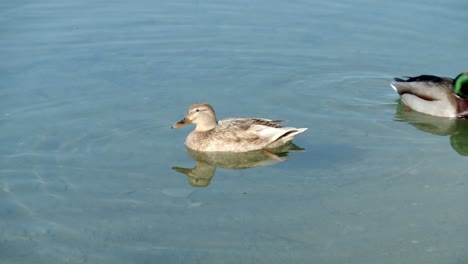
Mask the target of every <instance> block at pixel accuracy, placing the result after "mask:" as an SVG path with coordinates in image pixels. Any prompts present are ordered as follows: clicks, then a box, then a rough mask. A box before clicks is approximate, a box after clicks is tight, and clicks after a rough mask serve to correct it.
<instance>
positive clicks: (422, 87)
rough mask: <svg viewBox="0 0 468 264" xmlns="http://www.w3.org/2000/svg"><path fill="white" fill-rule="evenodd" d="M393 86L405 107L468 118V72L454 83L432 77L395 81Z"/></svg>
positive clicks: (448, 79) (396, 79)
mask: <svg viewBox="0 0 468 264" xmlns="http://www.w3.org/2000/svg"><path fill="white" fill-rule="evenodd" d="M391 86H392V88H393V89H395V91H397V93H398V94H400V96H401V101H403V103H404V104H405V105H407V106H408V107H410V108H412V109H414V110H416V111H418V112H421V113H426V114H429V115H433V116H442V117H459V118H468V72H463V73H460V74H459V75H458V76H457V77H456V78H455V79H451V78H447V77H437V76H432V75H421V76H417V77H407V79H406V80H402V79H399V78H395V79H394V81H393V82H392V83H391Z"/></svg>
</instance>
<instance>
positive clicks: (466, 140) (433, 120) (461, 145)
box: [395, 101, 468, 156]
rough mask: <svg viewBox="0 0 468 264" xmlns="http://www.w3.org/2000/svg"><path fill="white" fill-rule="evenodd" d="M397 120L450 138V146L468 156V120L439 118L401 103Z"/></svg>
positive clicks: (397, 111) (397, 112)
mask: <svg viewBox="0 0 468 264" xmlns="http://www.w3.org/2000/svg"><path fill="white" fill-rule="evenodd" d="M395 119H396V120H397V121H401V122H406V123H408V124H410V125H412V126H414V127H416V128H417V129H418V130H421V131H424V132H427V133H431V134H434V135H439V136H450V145H451V146H452V148H453V149H454V150H455V151H456V152H457V153H458V154H460V155H461V156H468V120H467V119H456V118H447V117H437V116H431V115H426V114H422V113H419V112H416V111H413V110H411V109H409V108H408V107H407V106H406V105H404V104H403V103H402V102H401V101H400V102H399V104H398V106H397V109H396V113H395Z"/></svg>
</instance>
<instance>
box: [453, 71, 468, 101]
mask: <svg viewBox="0 0 468 264" xmlns="http://www.w3.org/2000/svg"><path fill="white" fill-rule="evenodd" d="M452 89H453V93H454V94H456V95H457V96H459V97H461V98H463V99H468V72H462V73H460V74H459V75H458V76H457V77H456V78H455V80H453V87H452Z"/></svg>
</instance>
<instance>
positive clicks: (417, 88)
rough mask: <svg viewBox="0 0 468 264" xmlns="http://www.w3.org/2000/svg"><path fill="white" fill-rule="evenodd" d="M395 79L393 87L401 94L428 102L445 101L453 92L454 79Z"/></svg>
mask: <svg viewBox="0 0 468 264" xmlns="http://www.w3.org/2000/svg"><path fill="white" fill-rule="evenodd" d="M405 78H406V79H400V78H395V79H394V81H393V82H392V83H391V86H392V88H393V89H395V91H396V92H397V93H398V94H400V95H403V94H413V95H415V96H417V97H419V98H421V99H424V100H426V101H439V100H444V99H445V98H446V97H447V94H448V93H451V91H452V83H453V79H451V78H448V77H438V76H434V75H420V76H416V77H405Z"/></svg>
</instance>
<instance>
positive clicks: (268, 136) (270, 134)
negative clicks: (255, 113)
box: [217, 118, 305, 146]
mask: <svg viewBox="0 0 468 264" xmlns="http://www.w3.org/2000/svg"><path fill="white" fill-rule="evenodd" d="M279 122H281V120H270V119H263V118H230V119H224V120H221V121H220V122H219V123H218V127H217V129H218V131H219V132H222V135H223V137H225V138H229V139H233V140H237V141H239V142H251V143H253V144H258V145H264V146H267V145H269V144H271V143H272V142H275V141H276V140H278V139H280V138H282V137H285V136H286V135H289V136H290V139H292V137H293V136H294V135H297V134H299V133H301V132H303V131H305V129H302V128H293V127H284V126H281V125H279V124H278V123H279Z"/></svg>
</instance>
